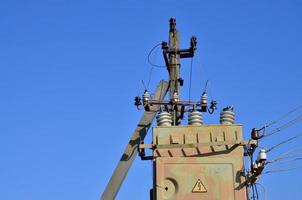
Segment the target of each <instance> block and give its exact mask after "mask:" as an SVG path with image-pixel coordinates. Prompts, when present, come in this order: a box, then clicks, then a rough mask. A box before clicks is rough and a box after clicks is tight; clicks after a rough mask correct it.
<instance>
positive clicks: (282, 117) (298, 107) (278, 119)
mask: <svg viewBox="0 0 302 200" xmlns="http://www.w3.org/2000/svg"><path fill="white" fill-rule="evenodd" d="M301 108H302V105H299V106H297V107H296V108H294V109H292V110H290V111H288V112H287V113H285V114H283V115H281V116H280V117H279V118H277V119H276V120H274V121H271V122H269V123H268V124H267V125H265V126H263V127H269V126H272V125H273V124H276V123H277V122H279V121H281V120H282V119H284V118H286V117H287V116H289V115H290V114H292V113H294V112H296V111H297V110H299V109H301Z"/></svg>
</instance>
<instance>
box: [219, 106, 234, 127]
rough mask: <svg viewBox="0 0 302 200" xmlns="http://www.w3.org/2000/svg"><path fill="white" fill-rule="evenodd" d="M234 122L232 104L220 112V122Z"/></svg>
mask: <svg viewBox="0 0 302 200" xmlns="http://www.w3.org/2000/svg"><path fill="white" fill-rule="evenodd" d="M234 122H235V113H234V109H233V107H232V106H228V107H226V108H224V109H223V110H222V111H221V112H220V124H234Z"/></svg>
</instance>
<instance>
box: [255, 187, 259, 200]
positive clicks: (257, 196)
mask: <svg viewBox="0 0 302 200" xmlns="http://www.w3.org/2000/svg"><path fill="white" fill-rule="evenodd" d="M254 187H255V191H256V198H257V200H259V194H258V189H257V185H256V184H255V183H254Z"/></svg>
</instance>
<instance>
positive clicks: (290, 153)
mask: <svg viewBox="0 0 302 200" xmlns="http://www.w3.org/2000/svg"><path fill="white" fill-rule="evenodd" d="M300 150H302V149H301V148H299V149H292V150H290V151H287V152H285V153H283V154H281V155H280V156H279V157H277V158H275V159H273V160H270V161H267V162H266V164H272V163H276V162H280V161H283V162H284V160H287V159H291V160H292V159H295V158H297V157H299V156H302V152H299V151H300Z"/></svg>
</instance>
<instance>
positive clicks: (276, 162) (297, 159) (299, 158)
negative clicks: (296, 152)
mask: <svg viewBox="0 0 302 200" xmlns="http://www.w3.org/2000/svg"><path fill="white" fill-rule="evenodd" d="M299 160H302V157H298V158H294V159H290V160H285V161H282V160H281V161H280V160H278V161H273V162H270V161H269V162H267V163H266V164H286V163H291V162H295V161H299Z"/></svg>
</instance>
